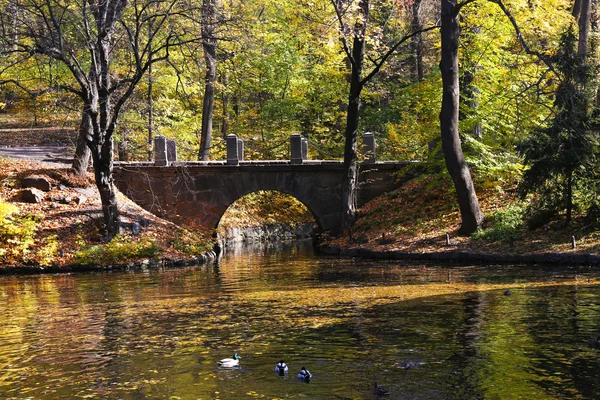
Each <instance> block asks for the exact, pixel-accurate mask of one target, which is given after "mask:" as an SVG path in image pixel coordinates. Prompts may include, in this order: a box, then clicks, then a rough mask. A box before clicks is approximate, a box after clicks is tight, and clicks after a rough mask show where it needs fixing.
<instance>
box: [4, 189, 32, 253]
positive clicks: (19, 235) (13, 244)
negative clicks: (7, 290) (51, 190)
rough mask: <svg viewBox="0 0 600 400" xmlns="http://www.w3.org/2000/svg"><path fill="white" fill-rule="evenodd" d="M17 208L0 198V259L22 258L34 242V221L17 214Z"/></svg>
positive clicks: (29, 217)
mask: <svg viewBox="0 0 600 400" xmlns="http://www.w3.org/2000/svg"><path fill="white" fill-rule="evenodd" d="M18 211H19V209H18V208H17V207H16V206H14V205H12V204H9V203H6V202H5V201H3V200H2V199H0V259H2V260H4V261H8V260H12V259H15V258H23V257H24V256H25V255H27V253H29V249H30V247H31V246H32V245H33V243H34V238H35V230H36V221H35V218H34V217H32V216H29V215H27V216H20V215H18Z"/></svg>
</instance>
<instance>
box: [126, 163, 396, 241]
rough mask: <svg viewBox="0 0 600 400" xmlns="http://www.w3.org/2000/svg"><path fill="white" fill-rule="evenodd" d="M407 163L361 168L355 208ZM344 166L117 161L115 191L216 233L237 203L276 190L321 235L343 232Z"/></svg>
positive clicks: (392, 182) (390, 184) (392, 184)
mask: <svg viewBox="0 0 600 400" xmlns="http://www.w3.org/2000/svg"><path fill="white" fill-rule="evenodd" d="M406 165H407V163H377V164H367V165H362V166H361V168H360V175H359V181H360V184H359V190H358V205H359V206H360V204H364V203H365V202H366V201H368V200H370V199H372V198H373V197H376V196H378V195H380V194H382V193H385V192H386V191H388V190H392V189H394V188H396V187H398V186H399V185H400V184H401V183H402V181H403V179H398V175H397V174H398V172H399V171H400V170H402V169H403V168H405V167H406ZM343 171H344V170H343V165H342V163H340V162H336V161H311V162H305V163H303V164H291V163H289V162H286V161H264V162H255V161H254V162H250V161H246V162H240V164H239V165H227V164H226V163H224V162H208V163H206V162H205V163H202V162H181V163H173V164H172V165H170V166H156V165H154V164H150V163H116V164H115V170H114V178H115V183H116V185H117V187H118V188H119V190H121V192H123V193H124V194H125V195H126V196H128V197H129V198H130V199H132V200H133V201H135V202H136V203H137V204H139V205H140V206H141V207H143V208H144V209H146V210H148V211H150V212H152V213H154V214H156V215H158V216H160V217H163V218H165V219H168V220H170V221H173V222H175V223H184V224H185V223H191V224H194V225H204V226H206V227H208V228H211V229H216V228H217V226H218V224H219V221H220V220H221V217H222V216H223V214H224V213H225V211H226V210H227V208H229V207H230V206H231V204H233V203H234V202H235V201H236V200H237V199H239V198H240V197H243V196H245V195H247V194H249V193H252V192H256V191H258V190H275V191H278V192H281V193H285V194H288V195H290V196H293V197H294V198H296V199H298V200H299V201H300V202H301V203H303V204H304V205H305V206H306V207H307V208H308V209H309V210H310V211H311V212H312V214H313V216H314V218H315V221H316V222H317V225H318V227H319V230H320V231H322V232H330V233H332V234H334V235H335V234H338V233H339V232H340V229H341V213H340V210H341V203H342V202H341V182H342V178H343V175H344V172H343Z"/></svg>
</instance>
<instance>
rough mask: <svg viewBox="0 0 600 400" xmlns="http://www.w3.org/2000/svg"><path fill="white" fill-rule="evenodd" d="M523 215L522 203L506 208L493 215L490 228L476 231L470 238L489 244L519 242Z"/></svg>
mask: <svg viewBox="0 0 600 400" xmlns="http://www.w3.org/2000/svg"><path fill="white" fill-rule="evenodd" d="M524 213H525V206H524V204H523V203H516V204H512V205H510V206H507V207H506V208H504V209H503V210H500V211H497V212H496V213H495V214H494V216H493V217H492V226H491V227H490V228H486V229H478V230H477V231H476V232H475V233H474V234H473V235H472V238H473V239H483V240H488V241H490V242H497V241H503V242H514V241H517V240H520V239H521V238H522V230H521V227H522V225H523V215H524Z"/></svg>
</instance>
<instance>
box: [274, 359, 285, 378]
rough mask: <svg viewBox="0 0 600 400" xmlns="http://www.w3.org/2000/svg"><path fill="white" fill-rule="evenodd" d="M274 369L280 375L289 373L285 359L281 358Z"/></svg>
mask: <svg viewBox="0 0 600 400" xmlns="http://www.w3.org/2000/svg"><path fill="white" fill-rule="evenodd" d="M274 371H275V372H277V373H278V374H279V375H281V376H283V375H285V374H287V373H288V366H287V365H286V363H284V362H283V360H281V361H279V362H278V363H277V364H275V370H274Z"/></svg>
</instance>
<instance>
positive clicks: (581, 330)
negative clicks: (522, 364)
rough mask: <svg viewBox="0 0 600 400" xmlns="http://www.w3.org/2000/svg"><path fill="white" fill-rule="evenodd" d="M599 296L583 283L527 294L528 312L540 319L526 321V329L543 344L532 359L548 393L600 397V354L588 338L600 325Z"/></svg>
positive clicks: (592, 335) (557, 395)
mask: <svg viewBox="0 0 600 400" xmlns="http://www.w3.org/2000/svg"><path fill="white" fill-rule="evenodd" d="M596 296H597V290H595V289H594V288H592V287H588V288H586V287H585V285H583V286H579V285H577V286H556V287H552V288H548V289H545V290H532V291H531V293H530V294H529V301H528V313H529V314H530V315H531V317H532V318H533V319H534V321H536V322H535V323H530V324H527V331H528V334H529V335H531V337H532V338H533V340H534V341H535V343H537V344H539V345H538V346H536V348H535V350H534V351H533V352H532V353H533V354H532V359H533V361H532V364H533V367H534V368H535V370H536V372H537V374H538V375H540V376H541V379H539V381H538V384H539V385H540V386H541V387H542V388H544V389H545V390H546V391H547V393H548V394H549V395H550V396H555V397H558V398H574V397H575V396H583V397H584V398H597V396H598V393H600V381H599V380H598V379H597V377H598V371H600V354H599V353H598V350H595V349H592V348H589V343H588V339H589V338H591V337H596V335H597V334H598V329H599V328H600V307H599V306H598V302H597V297H596ZM544 344H546V345H544Z"/></svg>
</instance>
